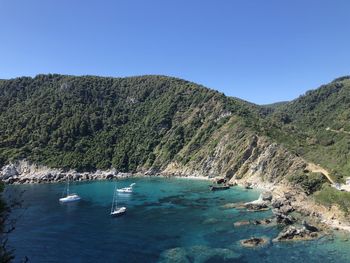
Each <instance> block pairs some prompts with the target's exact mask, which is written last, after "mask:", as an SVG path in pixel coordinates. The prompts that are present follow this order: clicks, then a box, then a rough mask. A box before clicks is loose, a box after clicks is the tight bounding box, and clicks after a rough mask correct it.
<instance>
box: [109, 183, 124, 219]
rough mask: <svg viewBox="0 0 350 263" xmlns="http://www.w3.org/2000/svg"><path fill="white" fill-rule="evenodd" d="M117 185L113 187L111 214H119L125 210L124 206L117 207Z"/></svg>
mask: <svg viewBox="0 0 350 263" xmlns="http://www.w3.org/2000/svg"><path fill="white" fill-rule="evenodd" d="M116 190H117V186H115V187H114V191H113V200H112V208H111V216H121V215H123V214H124V213H125V212H126V207H124V206H122V207H118V200H117V198H118V197H117V191H116Z"/></svg>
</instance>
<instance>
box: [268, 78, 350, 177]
mask: <svg viewBox="0 0 350 263" xmlns="http://www.w3.org/2000/svg"><path fill="white" fill-rule="evenodd" d="M261 130H262V131H264V132H265V134H266V135H268V136H270V137H271V138H272V139H274V140H276V141H278V142H279V143H282V144H284V145H285V146H286V147H287V148H289V149H290V150H291V151H292V152H294V153H296V154H297V155H300V156H302V157H304V158H305V159H307V160H309V161H312V162H314V163H319V164H321V166H323V167H325V168H326V169H328V170H329V171H330V172H331V174H332V175H335V176H333V177H334V179H336V180H337V181H342V180H343V178H342V177H346V176H349V175H350V162H349V160H350V133H349V131H350V78H349V77H342V78H338V79H336V80H334V81H333V82H331V83H330V84H328V85H323V86H321V87H320V88H319V89H316V90H312V91H308V92H307V93H306V94H305V95H304V96H301V97H300V98H298V99H296V100H294V101H292V102H289V103H287V104H284V105H282V106H279V107H278V108H277V109H276V110H275V111H273V112H272V113H271V114H270V115H269V116H268V117H267V118H266V120H265V123H264V125H263V127H262V128H261Z"/></svg>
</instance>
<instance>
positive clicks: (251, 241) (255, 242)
mask: <svg viewBox="0 0 350 263" xmlns="http://www.w3.org/2000/svg"><path fill="white" fill-rule="evenodd" d="M267 242H268V239H266V238H261V237H251V238H248V239H244V240H241V241H240V243H241V245H242V246H244V247H248V248H254V247H260V246H263V245H265V244H267Z"/></svg>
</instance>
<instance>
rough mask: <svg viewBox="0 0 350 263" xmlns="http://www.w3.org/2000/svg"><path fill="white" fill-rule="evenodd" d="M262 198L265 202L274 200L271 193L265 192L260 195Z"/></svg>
mask: <svg viewBox="0 0 350 263" xmlns="http://www.w3.org/2000/svg"><path fill="white" fill-rule="evenodd" d="M260 198H261V200H263V201H271V200H272V193H271V192H269V191H266V192H263V193H261V194H260Z"/></svg>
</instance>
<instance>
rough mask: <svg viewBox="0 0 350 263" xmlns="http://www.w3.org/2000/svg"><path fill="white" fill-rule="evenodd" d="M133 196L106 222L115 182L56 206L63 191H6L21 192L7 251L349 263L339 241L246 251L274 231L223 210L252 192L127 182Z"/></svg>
mask: <svg viewBox="0 0 350 263" xmlns="http://www.w3.org/2000/svg"><path fill="white" fill-rule="evenodd" d="M132 182H136V185H135V187H134V193H133V194H119V198H118V201H119V205H124V206H126V207H127V214H125V215H124V216H122V217H119V218H111V217H110V216H109V212H110V207H111V201H112V193H113V188H114V186H115V183H116V182H115V181H114V182H111V181H96V182H84V183H74V184H73V185H72V186H71V190H72V191H74V192H76V193H78V194H79V195H80V196H81V197H82V198H83V200H81V201H80V202H78V203H70V204H60V203H59V202H58V199H59V198H60V197H61V195H62V191H63V190H64V187H65V185H64V184H43V185H21V186H11V187H10V189H9V190H16V191H19V190H25V192H24V194H23V198H24V200H25V202H24V207H26V209H25V210H24V211H23V210H22V211H21V212H20V217H19V220H18V222H17V225H16V230H15V231H14V232H13V233H12V234H11V235H10V243H9V244H10V245H11V246H13V247H14V248H16V259H17V260H20V259H21V258H23V257H24V256H27V257H29V259H30V260H31V262H196V263H197V262H284V263H289V262H300V261H304V262H350V242H346V241H344V239H346V236H339V237H335V238H330V237H324V238H321V239H319V240H316V241H307V242H292V243H272V242H269V244H268V245H266V246H265V247H263V248H257V249H247V248H242V247H241V246H240V245H239V240H241V239H244V238H249V237H251V236H253V235H254V236H264V237H268V238H269V239H272V238H274V237H275V236H276V235H277V234H278V233H279V231H280V230H281V229H280V228H279V227H277V226H254V225H248V226H241V227H234V226H233V223H234V222H235V221H241V220H249V219H257V218H261V219H262V218H268V217H270V216H271V215H272V214H271V212H270V211H265V212H247V211H244V210H237V209H223V208H222V205H225V204H227V203H230V202H240V201H251V200H255V199H257V198H258V196H259V193H258V192H257V191H254V190H244V189H242V188H232V189H230V190H226V191H218V192H210V191H209V190H208V185H209V182H208V181H202V180H191V179H166V178H136V179H135V178H134V179H126V180H121V181H118V182H117V183H118V187H124V186H127V185H129V184H130V183H132Z"/></svg>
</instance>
